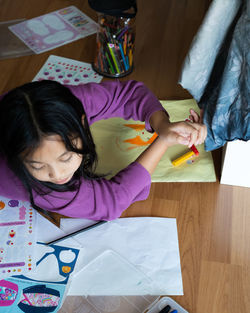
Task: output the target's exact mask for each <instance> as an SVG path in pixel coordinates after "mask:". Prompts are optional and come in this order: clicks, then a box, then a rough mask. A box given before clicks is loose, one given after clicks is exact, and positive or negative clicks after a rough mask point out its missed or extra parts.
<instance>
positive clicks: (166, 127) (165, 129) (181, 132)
mask: <svg viewBox="0 0 250 313" xmlns="http://www.w3.org/2000/svg"><path fill="white" fill-rule="evenodd" d="M158 115H159V113H158ZM159 116H160V115H159ZM159 116H158V120H157V123H155V125H154V126H155V127H154V130H155V131H156V133H157V134H158V135H159V137H160V138H162V139H163V140H165V141H166V142H167V143H168V146H173V145H176V144H182V145H186V146H188V147H189V148H190V147H191V146H192V145H199V144H202V143H203V142H204V140H205V139H206V136H207V128H206V126H205V125H204V124H203V123H202V117H200V116H199V114H198V113H197V112H195V111H194V110H193V109H191V110H190V115H189V119H190V121H183V122H175V123H171V122H169V120H167V119H166V118H165V117H164V116H163V115H162V118H159ZM165 116H166V115H165ZM154 122H156V120H154Z"/></svg>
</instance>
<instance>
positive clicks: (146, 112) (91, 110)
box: [67, 80, 165, 131]
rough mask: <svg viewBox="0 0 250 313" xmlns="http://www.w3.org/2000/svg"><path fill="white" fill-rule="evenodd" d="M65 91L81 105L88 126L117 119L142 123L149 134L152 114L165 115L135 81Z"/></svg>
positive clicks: (160, 107) (146, 91)
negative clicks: (71, 94) (105, 120)
mask: <svg viewBox="0 0 250 313" xmlns="http://www.w3.org/2000/svg"><path fill="white" fill-rule="evenodd" d="M67 87H68V88H69V89H70V90H71V92H72V93H73V94H74V95H75V96H76V97H77V98H78V99H79V100H80V101H81V102H82V104H83V107H84V110H85V112H86V116H87V119H88V122H89V124H90V125H91V124H92V123H94V122H96V121H99V120H102V119H108V118H111V117H121V118H124V119H125V120H129V119H133V120H136V121H142V122H145V124H146V129H147V130H148V131H152V129H151V126H150V124H149V119H150V116H151V115H152V114H153V113H154V112H156V111H165V109H164V108H163V107H162V105H161V103H160V102H159V101H158V99H157V98H156V97H155V95H154V94H153V93H152V92H151V91H150V90H149V89H148V88H147V87H146V86H145V85H144V84H143V83H141V82H137V81H132V80H129V81H119V80H115V81H107V82H102V83H100V84H97V83H88V84H85V85H79V86H67Z"/></svg>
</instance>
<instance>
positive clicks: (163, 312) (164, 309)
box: [159, 305, 171, 313]
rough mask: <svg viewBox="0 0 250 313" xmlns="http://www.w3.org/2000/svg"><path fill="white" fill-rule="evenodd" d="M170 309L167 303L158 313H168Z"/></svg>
mask: <svg viewBox="0 0 250 313" xmlns="http://www.w3.org/2000/svg"><path fill="white" fill-rule="evenodd" d="M170 310H171V306H170V305H167V306H165V308H163V309H162V310H161V311H160V312H159V313H168V312H169V311H170Z"/></svg>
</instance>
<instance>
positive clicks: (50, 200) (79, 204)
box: [34, 162, 151, 220]
mask: <svg viewBox="0 0 250 313" xmlns="http://www.w3.org/2000/svg"><path fill="white" fill-rule="evenodd" d="M150 184H151V177H150V174H149V173H148V172H147V170H146V169H145V168H144V167H143V166H142V165H141V164H139V163H136V162H134V163H132V164H130V165H129V166H128V167H127V168H126V169H124V170H122V171H120V172H119V173H118V174H117V175H115V176H114V177H113V178H112V179H110V180H106V179H100V180H94V181H85V180H82V184H81V187H80V190H79V191H78V193H77V194H76V195H75V197H74V193H72V192H64V193H60V192H52V193H50V194H49V195H47V196H42V197H41V196H34V200H35V203H36V204H37V205H38V206H40V207H42V208H43V209H46V210H48V211H54V212H57V213H60V214H63V215H65V216H70V217H75V218H87V219H92V220H113V219H115V218H118V217H119V216H120V215H121V214H122V212H123V211H124V210H126V209H127V208H128V207H129V206H130V205H131V204H132V203H133V202H135V201H140V200H145V199H146V198H147V197H148V194H149V191H150ZM72 197H74V200H73V201H72V202H71V203H69V202H70V200H71V199H72ZM68 203H69V204H68ZM65 204H68V205H67V206H66V207H65V208H62V209H60V210H57V208H58V207H61V206H64V205H65Z"/></svg>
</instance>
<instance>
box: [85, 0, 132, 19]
mask: <svg viewBox="0 0 250 313" xmlns="http://www.w3.org/2000/svg"><path fill="white" fill-rule="evenodd" d="M88 1H89V5H90V7H91V8H92V9H93V10H95V11H97V12H100V13H104V14H108V15H112V16H119V17H127V18H132V17H135V16H136V13H137V5H136V0H119V1H117V0H88ZM130 9H132V10H130ZM128 10H129V12H128Z"/></svg>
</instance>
